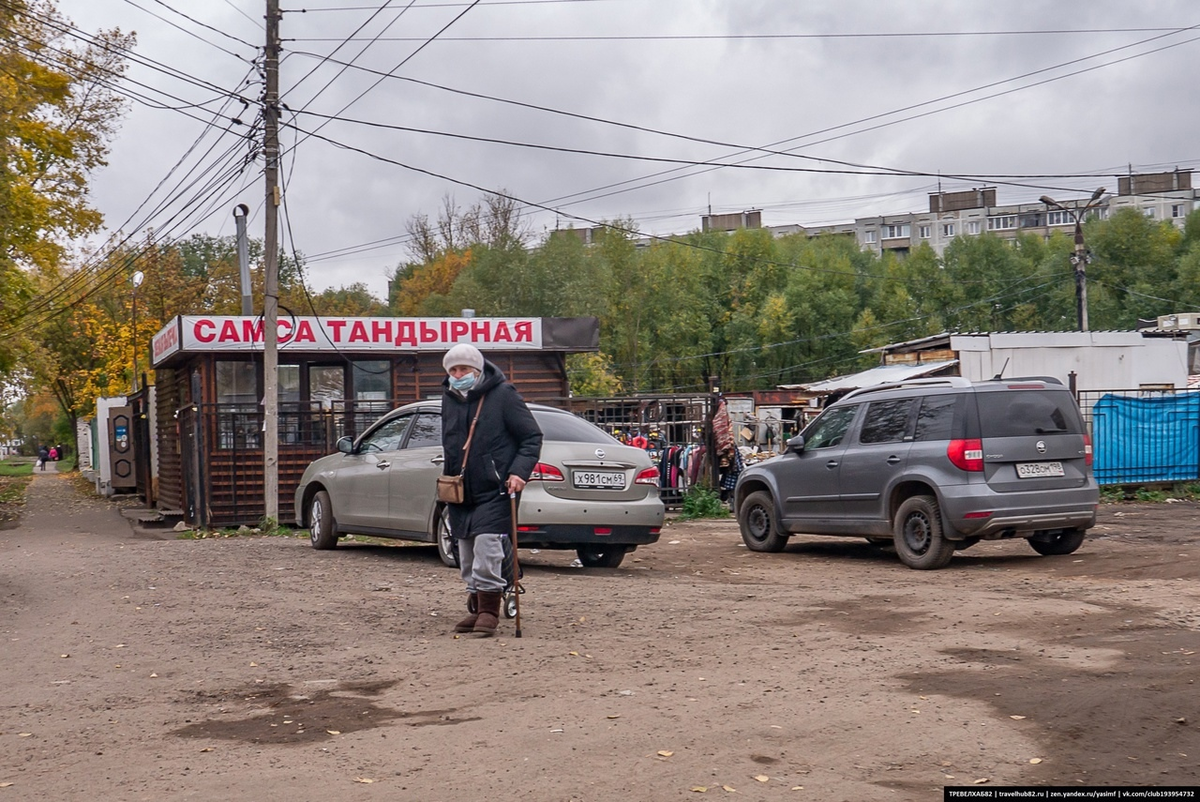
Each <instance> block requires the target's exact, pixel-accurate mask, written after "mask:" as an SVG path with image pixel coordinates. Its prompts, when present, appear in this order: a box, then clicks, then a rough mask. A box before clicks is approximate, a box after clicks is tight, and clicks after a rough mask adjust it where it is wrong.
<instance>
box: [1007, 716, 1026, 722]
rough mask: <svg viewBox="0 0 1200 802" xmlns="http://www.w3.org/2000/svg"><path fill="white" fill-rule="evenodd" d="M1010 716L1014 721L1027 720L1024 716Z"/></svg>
mask: <svg viewBox="0 0 1200 802" xmlns="http://www.w3.org/2000/svg"><path fill="white" fill-rule="evenodd" d="M1009 718H1011V719H1012V720H1013V721H1024V720H1025V717H1024V716H1009Z"/></svg>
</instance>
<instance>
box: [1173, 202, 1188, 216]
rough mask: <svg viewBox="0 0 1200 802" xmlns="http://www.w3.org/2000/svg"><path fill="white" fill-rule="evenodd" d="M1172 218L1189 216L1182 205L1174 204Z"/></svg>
mask: <svg viewBox="0 0 1200 802" xmlns="http://www.w3.org/2000/svg"><path fill="white" fill-rule="evenodd" d="M1171 216H1172V217H1186V216H1187V212H1185V211H1184V210H1183V204H1182V203H1172V204H1171Z"/></svg>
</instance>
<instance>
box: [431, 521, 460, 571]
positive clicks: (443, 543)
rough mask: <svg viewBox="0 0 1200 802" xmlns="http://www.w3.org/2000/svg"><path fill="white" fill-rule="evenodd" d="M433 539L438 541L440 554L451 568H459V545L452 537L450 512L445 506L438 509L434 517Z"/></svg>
mask: <svg viewBox="0 0 1200 802" xmlns="http://www.w3.org/2000/svg"><path fill="white" fill-rule="evenodd" d="M433 528H434V532H433V539H434V541H436V542H437V547H438V556H439V557H441V558H442V562H443V563H445V564H446V565H448V566H450V567H451V568H458V547H457V546H456V545H455V544H454V538H452V537H450V514H449V512H448V511H447V509H446V508H445V507H442V508H441V509H439V510H438V511H437V517H436V518H434V525H433Z"/></svg>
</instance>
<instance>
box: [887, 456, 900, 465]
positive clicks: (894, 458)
mask: <svg viewBox="0 0 1200 802" xmlns="http://www.w3.org/2000/svg"><path fill="white" fill-rule="evenodd" d="M899 461H900V458H899V457H897V456H896V455H895V454H893V455H892V456H890V457H888V458H887V464H888V465H895V464H896V463H898V462H899Z"/></svg>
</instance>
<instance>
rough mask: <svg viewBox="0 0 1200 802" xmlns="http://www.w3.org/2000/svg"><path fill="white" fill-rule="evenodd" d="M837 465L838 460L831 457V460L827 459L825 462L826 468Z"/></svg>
mask: <svg viewBox="0 0 1200 802" xmlns="http://www.w3.org/2000/svg"><path fill="white" fill-rule="evenodd" d="M837 466H838V461H837V460H835V459H831V460H829V462H826V463H825V467H826V468H836V467H837Z"/></svg>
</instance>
